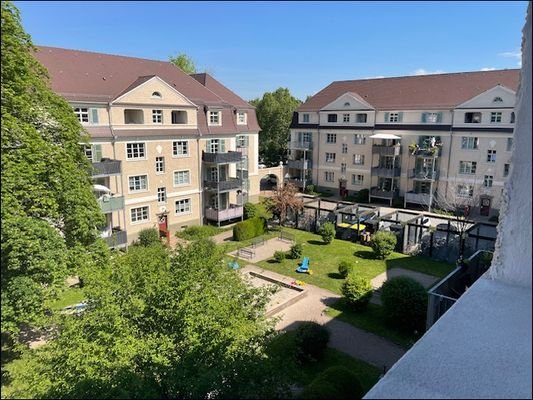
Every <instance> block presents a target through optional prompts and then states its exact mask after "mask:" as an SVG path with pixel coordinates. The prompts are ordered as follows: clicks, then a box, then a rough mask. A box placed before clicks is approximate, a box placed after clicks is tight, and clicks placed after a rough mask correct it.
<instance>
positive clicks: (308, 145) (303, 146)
mask: <svg viewBox="0 0 533 400" xmlns="http://www.w3.org/2000/svg"><path fill="white" fill-rule="evenodd" d="M289 148H290V149H294V150H311V149H312V148H313V142H298V141H295V142H290V143H289Z"/></svg>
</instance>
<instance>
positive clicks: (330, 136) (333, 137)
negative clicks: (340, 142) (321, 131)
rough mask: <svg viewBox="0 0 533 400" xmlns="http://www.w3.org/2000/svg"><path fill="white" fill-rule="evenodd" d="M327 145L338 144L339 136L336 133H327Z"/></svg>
mask: <svg viewBox="0 0 533 400" xmlns="http://www.w3.org/2000/svg"><path fill="white" fill-rule="evenodd" d="M326 143H328V144H335V143H337V134H336V133H327V134H326Z"/></svg>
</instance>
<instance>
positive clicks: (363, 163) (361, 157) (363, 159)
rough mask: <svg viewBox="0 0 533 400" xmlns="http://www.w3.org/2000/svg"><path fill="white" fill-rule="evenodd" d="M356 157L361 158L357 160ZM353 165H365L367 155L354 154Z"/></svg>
mask: <svg viewBox="0 0 533 400" xmlns="http://www.w3.org/2000/svg"><path fill="white" fill-rule="evenodd" d="M356 159H357V160H359V161H357V162H356ZM352 162H353V165H365V155H364V154H354V155H353V157H352Z"/></svg>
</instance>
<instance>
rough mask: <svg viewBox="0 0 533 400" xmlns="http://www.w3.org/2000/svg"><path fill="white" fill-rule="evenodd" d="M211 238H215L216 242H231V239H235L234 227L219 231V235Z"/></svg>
mask: <svg viewBox="0 0 533 400" xmlns="http://www.w3.org/2000/svg"><path fill="white" fill-rule="evenodd" d="M211 239H213V240H214V242H215V243H216V244H220V243H224V242H229V241H230V240H233V229H229V230H227V231H224V232H222V233H219V234H218V235H215V236H213V237H212V238H211Z"/></svg>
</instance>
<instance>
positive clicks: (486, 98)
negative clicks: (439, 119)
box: [457, 85, 516, 108]
mask: <svg viewBox="0 0 533 400" xmlns="http://www.w3.org/2000/svg"><path fill="white" fill-rule="evenodd" d="M496 98H500V99H501V100H502V101H494V99H496ZM515 100H516V93H515V92H513V91H512V90H511V89H508V88H506V87H505V86H500V85H498V86H495V87H493V88H491V89H489V90H487V91H485V92H483V93H481V94H479V95H477V96H475V97H473V98H472V99H470V100H467V101H465V102H464V103H462V104H460V105H458V106H457V108H500V107H514V105H515Z"/></svg>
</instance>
